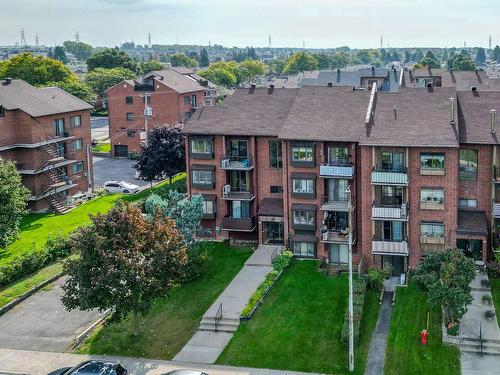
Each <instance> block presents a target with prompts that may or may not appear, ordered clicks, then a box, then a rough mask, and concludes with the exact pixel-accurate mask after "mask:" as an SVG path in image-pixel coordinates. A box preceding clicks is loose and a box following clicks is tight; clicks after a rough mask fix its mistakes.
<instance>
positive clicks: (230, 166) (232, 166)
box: [220, 155, 254, 171]
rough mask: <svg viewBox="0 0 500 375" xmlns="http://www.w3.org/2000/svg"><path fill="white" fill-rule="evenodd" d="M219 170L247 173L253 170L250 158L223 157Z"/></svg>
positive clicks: (248, 156)
mask: <svg viewBox="0 0 500 375" xmlns="http://www.w3.org/2000/svg"><path fill="white" fill-rule="evenodd" d="M220 167H221V169H225V170H237V171H249V170H252V169H253V167H254V166H253V163H252V157H251V156H250V155H247V156H232V155H226V156H223V157H222V158H221V160H220Z"/></svg>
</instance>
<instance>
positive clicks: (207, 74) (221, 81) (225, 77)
mask: <svg viewBox="0 0 500 375" xmlns="http://www.w3.org/2000/svg"><path fill="white" fill-rule="evenodd" d="M198 74H199V75H200V76H202V77H204V78H206V79H208V80H209V81H211V82H213V83H215V84H216V85H219V86H225V87H228V88H229V87H233V86H235V85H236V82H237V79H236V75H235V74H234V73H233V72H231V71H230V70H228V69H226V68H221V67H212V66H210V67H209V68H208V69H206V70H201V71H199V72H198Z"/></svg>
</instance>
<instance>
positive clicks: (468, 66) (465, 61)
mask: <svg viewBox="0 0 500 375" xmlns="http://www.w3.org/2000/svg"><path fill="white" fill-rule="evenodd" d="M448 69H453V70H474V69H476V65H474V62H473V61H472V59H471V58H470V56H468V55H465V54H462V53H459V54H457V55H453V56H452V57H451V58H450V59H449V60H448Z"/></svg>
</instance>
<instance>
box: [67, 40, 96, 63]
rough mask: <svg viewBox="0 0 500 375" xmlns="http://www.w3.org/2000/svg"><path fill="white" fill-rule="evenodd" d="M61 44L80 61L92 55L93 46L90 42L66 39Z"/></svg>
mask: <svg viewBox="0 0 500 375" xmlns="http://www.w3.org/2000/svg"><path fill="white" fill-rule="evenodd" d="M63 46H64V49H65V50H66V52H69V53H72V54H73V55H75V57H76V58H77V59H78V60H80V61H85V60H87V59H88V58H89V57H90V56H92V51H93V48H92V46H91V45H90V44H86V43H83V42H77V41H74V40H67V41H65V42H64V43H63Z"/></svg>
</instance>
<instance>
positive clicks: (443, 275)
mask: <svg viewBox="0 0 500 375" xmlns="http://www.w3.org/2000/svg"><path fill="white" fill-rule="evenodd" d="M475 275H476V272H475V265H474V261H473V260H472V259H471V258H467V257H466V256H465V255H464V254H463V252H462V251H460V250H457V249H448V250H445V251H436V252H430V253H428V254H427V256H426V257H425V259H424V260H422V261H421V262H420V263H419V264H418V265H417V267H416V268H415V272H414V274H413V276H412V280H413V281H414V282H415V283H416V284H417V286H418V287H419V288H420V289H422V290H423V291H424V292H425V293H426V295H427V302H428V304H429V305H430V306H438V307H440V306H442V307H443V310H444V313H445V324H448V323H454V322H458V321H460V319H461V318H462V316H463V315H464V314H465V312H466V311H467V305H469V304H470V303H471V302H472V296H471V288H470V283H471V281H472V280H473V279H474V277H475Z"/></svg>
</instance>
